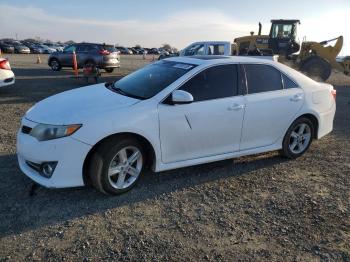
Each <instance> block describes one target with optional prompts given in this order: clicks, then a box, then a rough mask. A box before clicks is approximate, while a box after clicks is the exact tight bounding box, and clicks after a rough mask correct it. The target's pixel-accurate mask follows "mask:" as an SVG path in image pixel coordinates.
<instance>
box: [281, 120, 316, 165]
mask: <svg viewBox="0 0 350 262" xmlns="http://www.w3.org/2000/svg"><path fill="white" fill-rule="evenodd" d="M302 124H305V125H306V126H307V127H308V128H309V133H310V139H309V140H308V142H307V143H306V144H305V145H304V146H305V147H303V148H302V150H301V151H300V152H296V151H297V150H295V151H293V150H292V149H291V147H293V142H298V141H299V140H301V141H302V140H303V139H302V138H300V137H299V138H298V139H299V140H298V139H297V138H295V137H293V131H294V132H295V130H297V129H298V127H299V126H301V125H302ZM307 127H305V129H307ZM296 133H298V134H299V132H296ZM314 133H315V127H314V125H313V123H312V121H311V120H310V119H308V118H306V117H300V118H298V119H296V120H295V121H294V122H293V123H292V125H291V126H290V127H289V128H288V131H287V133H286V134H285V136H284V139H283V144H282V154H283V155H284V156H285V157H287V158H290V159H295V158H297V157H300V156H301V155H303V154H304V153H305V152H306V151H307V150H308V148H309V147H310V145H311V143H312V140H313V137H314ZM305 135H306V133H305ZM304 141H305V140H304ZM305 142H306V141H305Z"/></svg>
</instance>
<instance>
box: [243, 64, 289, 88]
mask: <svg viewBox="0 0 350 262" xmlns="http://www.w3.org/2000/svg"><path fill="white" fill-rule="evenodd" d="M245 71H246V75H247V82H248V94H254V93H260V92H268V91H275V90H281V89H283V87H282V78H281V73H280V72H279V71H278V70H277V69H275V68H273V67H272V66H268V65H245Z"/></svg>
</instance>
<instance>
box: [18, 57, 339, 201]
mask: <svg viewBox="0 0 350 262" xmlns="http://www.w3.org/2000/svg"><path fill="white" fill-rule="evenodd" d="M335 95H336V92H335V90H334V89H333V86H331V85H329V84H325V83H318V82H315V81H313V80H312V79H310V78H308V77H306V76H304V75H303V74H301V73H299V72H297V71H295V70H294V69H291V68H289V67H287V66H285V65H283V64H281V63H277V62H274V61H269V60H261V59H256V58H246V57H219V56H204V57H196V58H194V57H193V58H191V57H190V58H189V57H174V58H168V59H165V60H161V61H158V62H155V63H152V64H150V65H148V66H146V67H144V68H142V69H140V70H137V71H136V72H133V73H131V74H129V75H127V76H125V77H124V78H122V79H120V80H118V81H116V82H114V83H106V84H97V85H93V86H88V87H84V88H79V89H74V90H71V91H67V92H63V93H60V94H57V95H55V96H52V97H49V98H47V99H45V100H43V101H41V102H39V103H37V104H36V105H35V106H34V107H32V108H31V109H30V110H29V111H28V112H27V113H26V114H25V116H24V117H23V119H22V123H21V127H20V129H19V131H18V135H17V154H18V161H19V166H20V168H21V170H22V171H23V172H24V173H25V174H26V175H27V176H29V177H30V178H31V179H33V180H34V181H35V182H37V183H39V184H41V185H43V186H46V187H55V188H62V187H73V186H83V185H85V184H89V183H90V184H92V185H93V186H94V187H96V188H97V189H98V190H100V191H101V192H103V193H106V194H119V193H123V192H125V191H127V190H129V189H131V188H132V187H133V186H134V185H135V183H136V182H137V180H138V179H139V178H140V175H141V174H142V173H143V171H144V169H145V167H151V168H152V170H153V171H156V172H159V171H163V170H168V169H174V168H180V167H186V166H191V165H197V164H202V163H207V162H212V161H218V160H223V159H229V158H234V157H238V156H243V155H251V154H257V153H262V152H267V151H272V150H281V152H282V153H283V155H284V156H286V157H288V158H297V157H299V156H301V155H302V154H304V153H305V152H306V150H307V149H308V148H309V146H310V145H311V142H312V140H313V139H320V138H322V137H323V136H325V135H326V134H328V133H330V132H331V131H332V129H333V119H334V114H335V108H336V103H335Z"/></svg>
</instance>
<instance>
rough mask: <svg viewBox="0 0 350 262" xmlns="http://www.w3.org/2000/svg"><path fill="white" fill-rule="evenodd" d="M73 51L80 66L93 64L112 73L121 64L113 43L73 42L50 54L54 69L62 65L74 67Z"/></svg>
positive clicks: (49, 61)
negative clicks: (60, 50)
mask: <svg viewBox="0 0 350 262" xmlns="http://www.w3.org/2000/svg"><path fill="white" fill-rule="evenodd" d="M73 52H75V54H76V58H77V64H78V68H83V67H84V66H87V65H91V66H96V67H98V68H101V69H105V70H106V72H108V73H112V72H113V70H114V68H118V67H119V66H120V65H119V64H120V56H119V52H118V50H117V49H116V48H115V47H114V46H112V45H106V44H92V43H80V44H72V45H69V46H67V47H65V48H64V49H63V51H62V52H54V53H52V54H51V55H50V57H49V60H48V64H49V66H50V67H51V69H52V70H54V71H59V70H61V68H62V67H70V68H72V67H73Z"/></svg>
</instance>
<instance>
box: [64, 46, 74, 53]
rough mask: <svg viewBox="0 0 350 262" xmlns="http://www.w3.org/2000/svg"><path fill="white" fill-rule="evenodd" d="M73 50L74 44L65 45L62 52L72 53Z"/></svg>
mask: <svg viewBox="0 0 350 262" xmlns="http://www.w3.org/2000/svg"><path fill="white" fill-rule="evenodd" d="M73 51H75V45H70V46H67V47H66V48H65V49H64V52H69V53H72V52H73Z"/></svg>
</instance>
